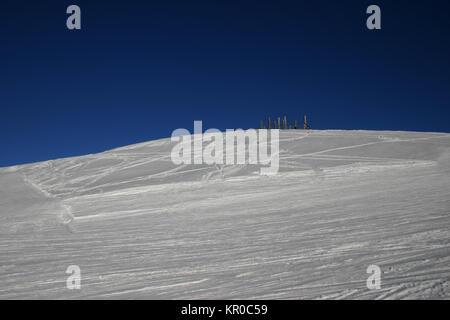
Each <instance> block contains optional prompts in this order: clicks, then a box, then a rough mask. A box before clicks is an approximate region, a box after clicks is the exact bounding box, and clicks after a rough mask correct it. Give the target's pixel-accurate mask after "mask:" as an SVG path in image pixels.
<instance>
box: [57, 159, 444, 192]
mask: <svg viewBox="0 0 450 320" xmlns="http://www.w3.org/2000/svg"><path fill="white" fill-rule="evenodd" d="M435 165H436V162H435V161H417V160H409V161H403V162H398V161H395V160H394V161H392V163H386V162H384V163H367V162H356V163H352V164H348V165H341V166H337V167H331V168H316V169H307V170H298V171H289V172H279V173H278V174H277V175H276V176H272V177H265V176H259V175H250V176H235V177H225V178H224V179H213V180H194V181H187V182H173V183H163V184H153V185H146V186H139V187H130V188H125V189H122V190H112V191H104V192H102V193H95V194H86V195H76V196H73V197H69V198H65V199H64V200H71V199H75V198H76V199H96V198H98V197H99V196H101V197H116V196H129V195H136V194H140V193H148V192H159V191H166V190H170V191H176V190H187V189H192V188H202V187H203V186H205V184H207V183H215V182H242V181H256V180H261V179H263V180H265V179H271V180H273V179H284V178H298V177H304V178H307V177H317V176H318V175H320V176H321V178H325V179H326V178H327V175H329V177H330V178H331V177H336V176H342V177H344V176H345V175H346V174H347V173H371V172H375V171H385V170H390V169H407V168H411V167H421V166H423V167H431V166H435ZM204 169H205V168H201V169H197V170H204ZM107 186H108V185H102V186H101V187H103V188H104V187H107ZM96 189H97V188H96Z"/></svg>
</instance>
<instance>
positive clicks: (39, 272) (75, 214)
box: [0, 130, 450, 299]
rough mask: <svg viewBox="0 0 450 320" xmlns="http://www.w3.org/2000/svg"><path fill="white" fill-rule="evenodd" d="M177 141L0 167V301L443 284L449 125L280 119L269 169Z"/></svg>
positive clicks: (362, 291)
mask: <svg viewBox="0 0 450 320" xmlns="http://www.w3.org/2000/svg"><path fill="white" fill-rule="evenodd" d="M171 147H172V144H171V142H170V139H162V140H156V141H150V142H144V143H140V144H136V145H132V146H127V147H123V148H117V149H114V150H110V151H107V152H103V153H100V154H95V155H87V156H82V157H73V158H67V159H58V160H52V161H47V162H41V163H35V164H29V165H23V166H15V167H9V168H0V186H1V187H0V298H1V299H10V298H18V299H28V298H35V299H36V298H37V299H41V298H49V299H77V298H81V299H89V298H97V299H122V298H127V299H148V298H151V299H430V298H434V299H448V298H449V297H450V294H449V279H450V245H449V243H450V219H449V214H450V179H449V178H450V165H449V163H450V135H449V134H439V133H419V132H388V131H384V132H376V131H339V130H328V131H315V130H308V131H307V132H305V131H302V130H296V131H281V132H280V172H279V174H278V175H276V176H273V177H265V176H260V175H259V174H258V173H259V166H256V165H239V166H229V165H226V166H207V165H192V166H191V165H182V166H175V165H173V164H172V163H171V161H170V151H171ZM371 264H376V265H378V266H380V268H381V270H382V277H381V289H379V290H369V289H367V287H366V280H367V277H368V276H369V274H367V273H366V269H367V267H368V266H369V265H371ZM69 265H79V266H80V268H81V273H82V288H81V290H68V289H66V279H67V276H68V275H67V274H65V271H66V269H67V267H68V266H69Z"/></svg>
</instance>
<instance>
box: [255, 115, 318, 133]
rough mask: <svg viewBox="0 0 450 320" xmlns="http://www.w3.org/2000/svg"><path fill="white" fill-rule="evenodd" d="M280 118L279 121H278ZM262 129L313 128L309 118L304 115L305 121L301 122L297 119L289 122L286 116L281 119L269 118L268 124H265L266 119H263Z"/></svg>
mask: <svg viewBox="0 0 450 320" xmlns="http://www.w3.org/2000/svg"><path fill="white" fill-rule="evenodd" d="M277 120H278V121H277ZM260 129H305V130H306V129H311V126H310V125H309V124H308V120H307V118H306V116H304V117H303V123H302V124H300V123H299V122H298V121H297V120H294V122H293V123H288V121H287V118H286V116H284V117H283V119H281V118H280V117H278V119H273V122H272V120H271V119H270V117H269V118H268V119H267V125H264V121H263V120H261V125H260Z"/></svg>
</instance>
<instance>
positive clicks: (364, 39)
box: [0, 0, 450, 166]
mask: <svg viewBox="0 0 450 320" xmlns="http://www.w3.org/2000/svg"><path fill="white" fill-rule="evenodd" d="M70 4H77V5H78V6H80V7H81V10H82V30H80V31H71V30H68V29H67V28H66V18H67V16H68V15H67V14H66V8H67V6H69V5H70ZM370 4H378V5H379V6H380V7H381V10H382V30H377V31H369V30H368V29H367V28H366V26H365V21H366V17H367V15H366V13H365V11H366V8H367V6H368V5H370ZM449 13H450V2H449V1H447V0H442V1H437V0H431V1H425V0H422V1H403V0H396V1H356V0H353V1H352V0H342V1H334V0H333V1H332V0H329V1H324V0H315V1H300V0H295V1H283V0H281V1H264V0H259V1H245V0H242V1H230V0H228V1H211V0H209V1H186V0H183V1H170V0H164V1H152V0H148V1H134V0H129V1H97V0H96V1H92V0H90V1H80V0H71V1H63V0H54V1H31V0H29V1H9V0H7V1H2V4H1V8H0V40H1V47H0V72H1V73H0V74H1V76H0V108H1V111H2V113H1V114H2V117H1V123H0V139H1V153H0V166H7V165H14V164H20V163H27V162H34V161H41V160H48V159H55V158H60V157H66V156H74V155H82V154H87V153H94V152H100V151H104V150H107V149H110V148H114V147H118V146H123V145H127V144H132V143H137V142H141V141H146V140H150V139H156V138H161V137H168V136H170V134H171V132H172V130H174V129H176V128H180V127H182V128H188V129H192V125H193V121H194V120H203V123H204V127H206V128H212V127H215V128H219V129H225V128H250V127H257V126H258V125H259V121H260V119H263V118H266V117H267V116H268V115H271V116H272V117H275V116H283V115H287V116H288V118H290V119H293V118H298V119H300V118H301V116H302V115H303V114H307V115H309V117H310V119H311V124H312V126H313V128H316V129H327V128H337V129H369V130H384V129H386V130H414V131H440V132H450V122H449V120H450V40H449V39H450V18H449Z"/></svg>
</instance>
